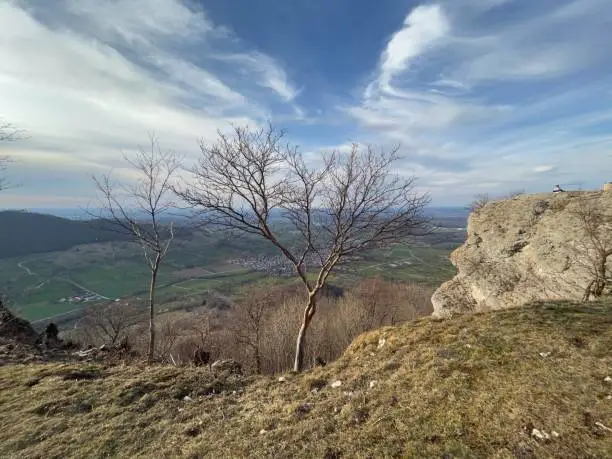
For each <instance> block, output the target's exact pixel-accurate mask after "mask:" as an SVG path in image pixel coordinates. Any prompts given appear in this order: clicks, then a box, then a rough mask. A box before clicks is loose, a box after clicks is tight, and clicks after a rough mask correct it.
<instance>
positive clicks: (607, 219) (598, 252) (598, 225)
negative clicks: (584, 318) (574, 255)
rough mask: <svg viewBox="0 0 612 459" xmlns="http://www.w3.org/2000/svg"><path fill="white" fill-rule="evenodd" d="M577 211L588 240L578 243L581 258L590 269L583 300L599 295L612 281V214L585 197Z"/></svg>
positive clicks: (579, 259)
mask: <svg viewBox="0 0 612 459" xmlns="http://www.w3.org/2000/svg"><path fill="white" fill-rule="evenodd" d="M575 215H576V216H577V217H578V220H579V221H580V224H581V227H582V230H583V231H584V235H585V237H586V241H585V242H583V243H581V244H580V245H579V247H578V252H579V257H578V261H579V263H581V264H582V265H583V266H584V267H585V268H586V269H587V271H588V272H589V275H590V276H591V280H590V282H589V283H588V285H587V287H586V288H585V291H584V296H583V300H584V301H588V300H589V299H591V298H598V297H600V296H601V295H602V294H603V293H604V290H605V288H606V286H608V285H609V284H610V283H611V282H612V273H610V272H608V269H607V264H608V258H609V257H610V256H612V215H609V214H606V213H605V212H604V210H603V209H601V208H598V207H597V205H596V204H595V203H594V202H592V201H590V200H587V199H584V200H583V202H582V203H581V205H580V207H579V209H578V210H577V211H576V212H575Z"/></svg>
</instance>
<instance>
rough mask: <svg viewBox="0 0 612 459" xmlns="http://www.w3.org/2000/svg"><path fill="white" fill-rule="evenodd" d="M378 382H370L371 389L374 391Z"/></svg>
mask: <svg viewBox="0 0 612 459" xmlns="http://www.w3.org/2000/svg"><path fill="white" fill-rule="evenodd" d="M376 383H378V381H370V389H372V388H373V387H374V386H375V385H376Z"/></svg>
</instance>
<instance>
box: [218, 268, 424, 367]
mask: <svg viewBox="0 0 612 459" xmlns="http://www.w3.org/2000/svg"><path fill="white" fill-rule="evenodd" d="M268 291H269V295H270V298H271V301H278V300H281V301H282V302H281V303H272V304H269V305H267V307H266V308H262V310H265V312H264V315H263V317H262V318H261V320H260V321H259V319H258V321H257V324H258V325H257V329H258V330H259V335H258V341H256V344H257V346H258V356H259V371H260V372H261V373H266V374H274V373H278V372H283V371H287V370H289V369H291V368H292V367H293V360H294V345H295V328H296V327H299V325H300V318H299V316H298V315H297V314H295V311H296V310H298V309H300V308H301V299H300V297H299V296H293V297H286V296H285V297H284V296H283V295H282V294H281V295H279V294H277V293H275V292H274V289H268ZM432 293H433V292H432V290H431V289H429V288H427V287H423V286H420V285H416V284H402V283H396V282H387V281H383V280H379V279H374V280H364V281H362V283H361V284H360V285H357V286H356V287H355V288H354V289H352V290H351V291H349V292H347V293H346V294H345V295H344V296H342V297H339V298H334V297H322V298H320V299H319V301H318V304H319V314H318V315H317V320H314V321H313V323H312V329H311V332H310V338H309V340H308V343H307V344H306V346H305V349H304V361H305V362H313V361H315V359H317V358H319V359H322V360H323V361H333V360H335V359H337V358H338V357H339V356H340V355H341V354H342V353H343V352H344V350H345V349H346V347H347V346H348V345H349V344H350V343H351V342H352V341H353V339H355V337H356V336H358V335H359V334H361V333H363V332H365V331H368V330H371V329H373V328H378V327H380V326H384V325H397V324H399V323H401V322H404V321H406V320H411V319H414V318H416V317H420V316H423V315H426V314H429V313H431V302H430V298H431V294H432ZM362 295H363V296H362ZM254 303H255V305H257V302H254ZM247 306H248V305H247ZM238 307H239V308H240V307H243V306H238ZM248 307H251V306H248ZM241 314H244V311H239V312H238V315H241ZM236 317H237V316H236V315H233V314H232V315H231V316H229V318H228V320H230V321H231V320H235V319H236ZM237 327H238V323H233V322H232V323H230V324H228V329H225V330H219V331H218V332H216V333H215V334H214V339H215V340H216V349H217V350H218V351H219V353H218V354H215V356H216V357H223V358H233V359H236V360H239V361H241V362H245V363H248V362H251V365H249V366H251V367H252V368H253V370H254V371H257V362H255V361H254V359H255V357H254V351H253V344H254V343H255V341H254V340H253V338H254V337H255V336H256V335H255V334H254V333H253V329H251V334H249V335H248V336H247V338H249V340H248V342H246V343H245V341H246V340H240V341H239V340H237V339H236V334H235V331H236V329H237ZM228 330H229V333H228ZM243 335H244V332H243Z"/></svg>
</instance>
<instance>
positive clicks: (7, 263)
mask: <svg viewBox="0 0 612 459" xmlns="http://www.w3.org/2000/svg"><path fill="white" fill-rule="evenodd" d="M450 252H451V250H450V248H448V246H438V245H435V244H434V245H428V244H427V243H426V242H424V241H423V240H420V241H416V240H415V241H413V242H412V243H410V244H402V245H397V246H394V247H392V248H388V249H384V250H377V251H372V252H370V253H367V254H362V255H361V256H360V257H359V258H358V259H355V260H351V261H350V262H348V263H346V264H345V265H343V266H341V267H339V269H338V271H337V272H336V273H335V274H334V275H333V276H332V277H331V279H330V280H331V281H332V282H334V283H337V284H339V285H350V284H351V283H353V282H355V281H357V280H358V279H360V278H363V277H382V278H385V279H392V280H404V281H416V282H419V283H425V284H428V285H432V286H435V285H439V284H440V283H441V282H443V281H445V280H447V279H450V278H451V277H452V276H453V275H454V273H455V270H454V268H453V266H452V265H451V264H450V262H449V261H448V255H449V254H450ZM277 255H278V254H277V253H276V250H275V248H274V247H272V246H271V245H270V244H267V243H266V242H265V241H262V240H260V239H257V238H254V237H249V236H231V235H229V236H228V235H226V234H225V233H217V234H215V235H211V234H208V233H197V234H195V235H194V236H193V237H191V238H190V239H180V240H176V241H175V243H174V245H173V246H172V248H171V251H170V252H169V254H168V257H167V258H166V260H165V262H164V264H163V265H162V268H161V270H160V273H159V276H158V290H157V296H158V299H159V304H164V303H170V302H180V300H181V298H186V297H191V296H194V295H199V294H203V293H204V292H210V291H214V292H218V293H221V294H223V295H228V296H231V295H232V294H234V293H236V292H237V291H238V290H239V289H240V288H241V287H242V286H243V285H245V284H248V283H253V282H258V281H261V280H263V279H266V278H270V276H268V275H267V274H266V273H265V272H262V271H256V270H254V269H253V268H245V267H244V266H242V265H239V264H235V263H230V262H229V261H230V260H232V259H235V258H238V257H249V256H250V257H254V256H258V257H261V256H265V257H267V256H277ZM149 278H150V272H149V270H148V268H147V265H146V263H145V259H144V256H143V253H142V251H141V249H140V248H139V247H138V246H136V245H134V244H130V243H127V242H105V243H100V244H88V245H84V246H78V247H73V248H72V249H69V250H66V251H63V252H51V253H43V254H34V255H28V256H25V257H20V258H7V259H0V287H1V288H2V290H3V291H4V292H5V296H6V297H7V298H8V303H9V305H10V306H11V307H12V308H13V309H14V310H15V311H16V312H17V313H18V314H19V315H21V316H23V317H24V318H26V319H28V320H31V321H37V320H41V319H48V318H51V317H55V316H58V315H61V314H65V313H67V312H70V311H78V310H79V309H82V308H85V307H90V306H91V305H95V304H98V303H101V302H107V301H111V300H114V299H116V298H134V297H136V298H137V299H138V298H140V299H141V300H144V298H146V295H147V293H148V289H149ZM93 294H97V296H96V297H94V298H93V299H91V301H87V302H82V301H73V302H70V301H69V300H68V299H69V298H70V297H74V296H79V297H80V298H83V297H84V296H87V295H93Z"/></svg>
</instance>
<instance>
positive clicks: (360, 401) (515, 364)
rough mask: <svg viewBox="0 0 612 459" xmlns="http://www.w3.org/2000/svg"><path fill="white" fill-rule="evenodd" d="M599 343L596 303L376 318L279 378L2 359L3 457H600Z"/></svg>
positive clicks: (602, 313) (606, 452)
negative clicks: (329, 354) (393, 321)
mask: <svg viewBox="0 0 612 459" xmlns="http://www.w3.org/2000/svg"><path fill="white" fill-rule="evenodd" d="M611 349H612V304H611V303H610V302H609V301H608V302H599V303H592V304H588V305H575V304H544V305H539V306H536V307H531V308H521V309H515V310H508V311H500V312H491V313H485V314H479V315H471V316H462V317H456V318H453V319H447V320H445V321H435V320H432V319H421V320H418V321H414V322H410V323H408V324H406V325H403V326H400V327H387V328H383V329H380V330H376V331H374V332H369V333H367V334H364V335H361V336H360V337H359V338H357V339H356V340H355V341H354V342H353V344H352V345H351V346H350V347H349V349H348V350H347V351H346V352H345V353H344V355H343V356H342V357H341V358H340V359H339V360H338V361H337V362H335V363H334V364H331V365H328V366H326V367H323V368H318V369H315V370H312V371H310V372H307V373H305V374H302V375H293V374H287V375H285V376H286V381H285V382H280V381H278V379H276V378H266V377H250V378H246V379H240V378H237V377H233V376H229V375H217V376H215V375H212V374H211V373H210V372H209V371H208V370H207V369H195V368H183V369H180V368H174V367H151V368H147V367H136V366H131V367H127V366H117V367H108V368H105V367H91V366H85V365H57V364H47V365H15V366H5V367H1V368H0V391H1V392H0V456H2V457H19V458H29V457H45V458H51V457H76V458H83V457H115V456H119V457H128V456H129V457H133V456H141V457H177V456H186V457H215V458H223V457H258V458H259V457H274V458H283V457H287V458H289V457H318V458H324V457H325V458H330V459H331V458H337V457H343V458H354V457H357V458H358V457H364V458H365V457H377V458H378V457H496V458H511V457H519V458H529V457H559V458H568V457H602V458H603V457H610V453H611V452H612V432H610V431H608V430H606V429H605V428H604V427H601V426H607V427H612V399H611V398H610V397H609V396H610V394H612V383H608V382H606V381H604V378H605V377H606V376H608V375H610V376H612V355H611V352H610V350H611ZM540 353H543V354H542V355H541V354H540ZM548 353H550V354H548ZM543 355H544V356H543ZM334 381H341V382H342V384H341V386H340V387H337V388H333V387H332V383H333V382H334ZM374 381H375V382H374ZM213 392H214V394H213ZM219 393H220V394H219ZM185 396H189V397H191V399H192V400H189V399H188V400H187V401H185V400H184V397H185ZM598 423H599V424H598ZM534 428H535V429H539V430H540V431H545V432H546V433H548V434H549V435H550V439H548V440H538V439H535V438H534V437H533V436H532V430H533V429H534ZM553 431H555V432H556V433H558V437H556V436H553V434H552V432H553Z"/></svg>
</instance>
